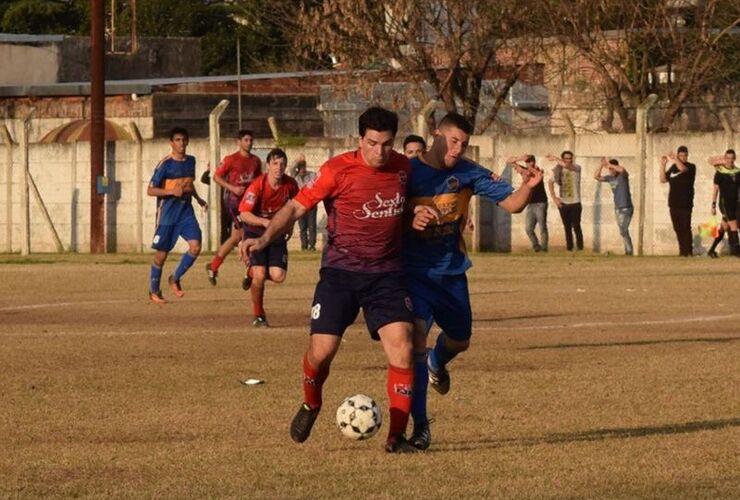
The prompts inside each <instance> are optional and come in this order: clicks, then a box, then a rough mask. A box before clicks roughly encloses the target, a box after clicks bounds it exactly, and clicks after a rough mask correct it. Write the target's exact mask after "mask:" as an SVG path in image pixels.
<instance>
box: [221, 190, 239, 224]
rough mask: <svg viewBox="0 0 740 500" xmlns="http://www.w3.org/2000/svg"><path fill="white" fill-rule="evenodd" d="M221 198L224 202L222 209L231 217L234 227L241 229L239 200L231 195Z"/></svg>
mask: <svg viewBox="0 0 740 500" xmlns="http://www.w3.org/2000/svg"><path fill="white" fill-rule="evenodd" d="M222 200H223V204H224V206H223V209H224V211H226V213H227V214H229V217H231V220H232V221H233V222H234V228H235V229H241V228H242V221H241V219H240V218H239V200H238V199H236V200H235V199H234V198H233V197H231V196H225V197H224V198H223V199H222Z"/></svg>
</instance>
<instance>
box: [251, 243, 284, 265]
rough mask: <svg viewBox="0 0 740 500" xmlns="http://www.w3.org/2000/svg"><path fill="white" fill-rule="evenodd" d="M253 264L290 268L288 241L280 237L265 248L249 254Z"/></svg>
mask: <svg viewBox="0 0 740 500" xmlns="http://www.w3.org/2000/svg"><path fill="white" fill-rule="evenodd" d="M249 264H250V265H252V266H263V267H279V268H281V269H285V270H286V271H287V270H288V242H287V241H285V240H284V239H282V238H280V239H278V240H276V241H273V242H272V243H270V244H269V245H267V246H266V247H265V248H264V249H262V250H259V251H257V252H251V253H250V254H249Z"/></svg>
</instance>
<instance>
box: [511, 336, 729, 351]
mask: <svg viewBox="0 0 740 500" xmlns="http://www.w3.org/2000/svg"><path fill="white" fill-rule="evenodd" d="M737 340H740V337H708V338H703V339H665V340H634V341H630V342H597V343H593V344H553V345H535V346H529V347H520V348H519V350H520V351H531V350H538V349H574V348H575V349H577V348H579V347H624V346H640V345H654V344H680V343H684V342H689V343H694V342H706V343H716V344H723V343H727V342H735V341H737Z"/></svg>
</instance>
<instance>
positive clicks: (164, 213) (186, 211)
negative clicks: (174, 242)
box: [149, 155, 195, 226]
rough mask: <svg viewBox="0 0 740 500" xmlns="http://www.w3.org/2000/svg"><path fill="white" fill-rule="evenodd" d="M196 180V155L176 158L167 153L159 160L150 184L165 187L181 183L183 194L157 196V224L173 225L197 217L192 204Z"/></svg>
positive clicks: (170, 187) (172, 186)
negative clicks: (180, 158)
mask: <svg viewBox="0 0 740 500" xmlns="http://www.w3.org/2000/svg"><path fill="white" fill-rule="evenodd" d="M194 180H195V157H193V156H190V155H185V158H184V159H183V160H175V159H174V158H172V157H171V156H170V155H167V156H166V157H165V158H164V159H163V160H162V161H160V162H159V164H158V165H157V167H156V168H155V169H154V175H152V180H151V181H150V182H149V185H150V186H151V187H155V188H163V189H172V188H174V187H175V186H177V185H180V186H182V196H180V197H175V196H157V225H160V226H172V225H175V224H177V223H178V222H180V221H182V220H184V219H187V218H188V217H195V212H194V211H193V204H192V201H193V181H194Z"/></svg>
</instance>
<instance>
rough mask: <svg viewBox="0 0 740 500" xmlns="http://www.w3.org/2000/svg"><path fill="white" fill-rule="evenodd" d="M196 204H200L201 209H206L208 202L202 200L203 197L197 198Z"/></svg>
mask: <svg viewBox="0 0 740 500" xmlns="http://www.w3.org/2000/svg"><path fill="white" fill-rule="evenodd" d="M198 205H200V208H202V209H203V210H208V202H206V200H204V199H203V198H198Z"/></svg>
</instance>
